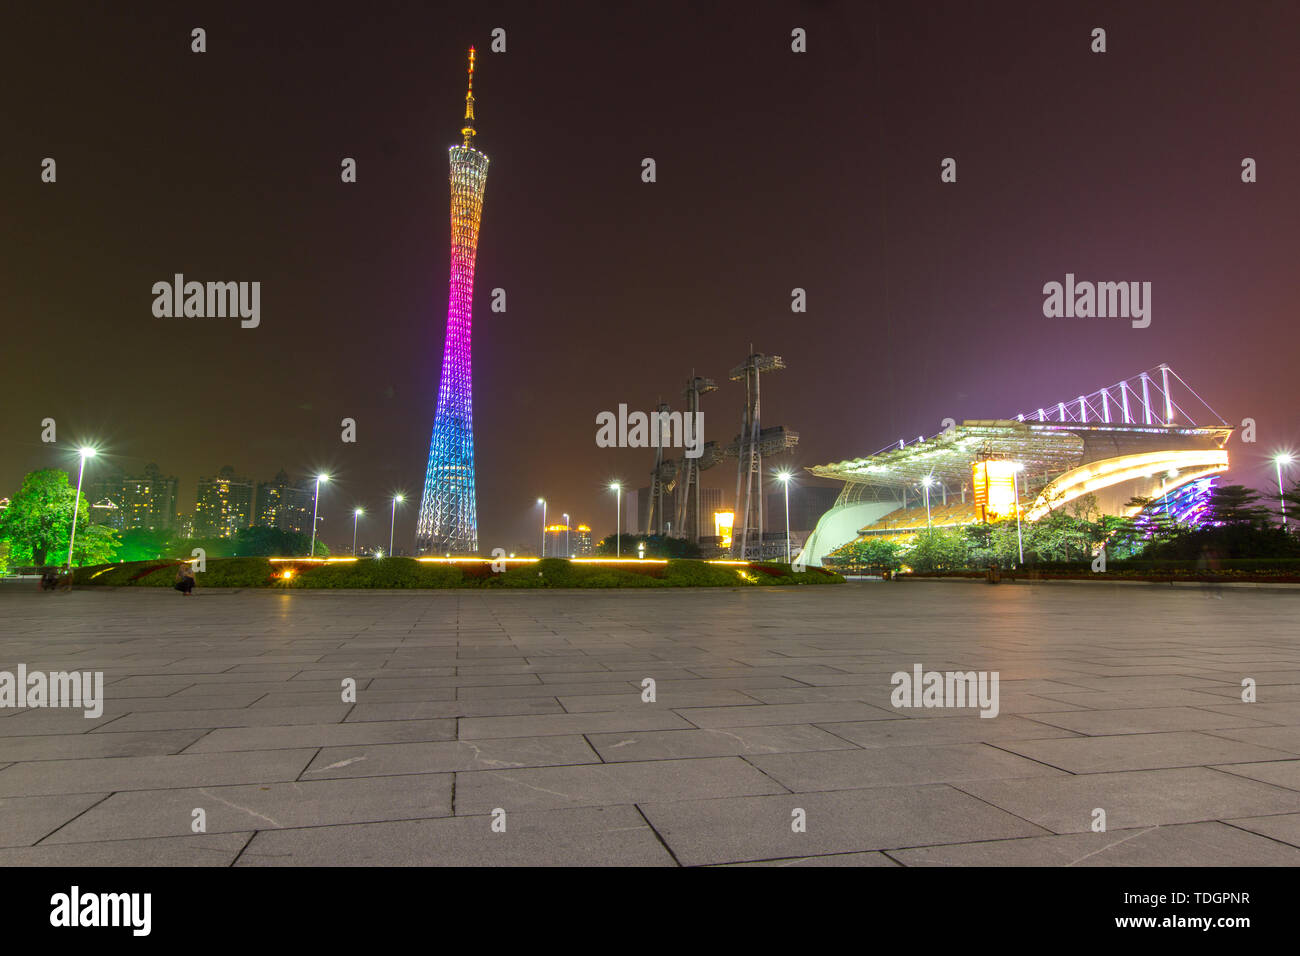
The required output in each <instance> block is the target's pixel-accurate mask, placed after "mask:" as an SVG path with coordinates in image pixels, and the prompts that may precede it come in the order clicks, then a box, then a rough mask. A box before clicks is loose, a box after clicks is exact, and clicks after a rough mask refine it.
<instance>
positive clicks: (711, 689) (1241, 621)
mask: <svg viewBox="0 0 1300 956" xmlns="http://www.w3.org/2000/svg"><path fill="white" fill-rule="evenodd" d="M1298 620H1300V592H1298V591H1283V590H1262V589H1260V590H1235V589H1223V590H1222V591H1219V592H1213V591H1201V590H1198V589H1174V588H1169V587H1145V586H1120V585H1068V584H1018V585H1011V584H1003V585H999V586H989V585H986V584H983V583H965V582H960V583H959V582H942V583H940V582H931V583H923V582H907V583H902V582H898V583H852V584H847V585H843V586H836V587H784V588H748V589H738V590H734V591H730V590H728V591H722V590H633V591H528V592H524V591H518V592H516V591H472V590H470V591H393V592H355V591H353V592H330V591H288V592H277V591H212V590H202V589H200V590H199V591H198V592H197V593H196V595H195V596H194V597H193V598H188V599H187V598H183V597H181V596H180V595H179V594H176V593H175V592H173V591H171V590H166V589H151V588H134V589H112V590H109V589H94V588H85V589H81V590H78V591H75V592H72V593H70V594H43V593H40V592H39V591H38V590H37V588H36V587H35V586H34V585H32V584H21V585H17V584H6V585H3V586H0V670H7V671H11V672H16V671H17V668H18V665H19V664H24V665H26V668H27V670H28V672H32V671H46V672H48V671H102V672H103V674H104V697H105V701H104V704H103V714H102V715H101V716H100V717H98V718H95V719H90V718H87V717H85V716H84V715H83V713H82V712H81V711H80V710H71V709H26V710H24V709H19V708H8V709H3V710H0V865H5V866H27V865H88V866H95V865H182V866H193V865H213V866H230V865H235V866H281V865H308V866H317V865H325V866H335V865H382V864H395V865H473V866H484V865H486V866H509V865H526V866H538V865H592V864H598V865H631V866H675V865H683V866H697V865H711V864H735V863H752V864H765V865H774V866H780V865H847V866H899V865H902V866H966V865H1051V866H1056V865H1062V866H1064V865H1075V866H1142V865H1189V866H1190V865H1197V866H1200V865H1252V866H1253V865H1261V866H1263V865H1297V864H1300V629H1298V628H1297V621H1298ZM918 664H919V665H921V667H922V668H923V669H924V670H925V671H931V670H934V671H977V672H978V671H987V672H997V674H998V675H999V677H1000V682H999V688H1000V700H999V713H998V715H997V716H996V717H991V718H988V717H980V716H979V713H980V712H979V710H977V709H973V708H943V707H930V708H922V707H915V708H908V709H900V708H896V707H894V706H893V705H892V703H891V692H892V691H893V690H894V688H893V685H892V684H891V681H890V677H891V675H892V674H894V673H895V672H898V671H903V672H907V673H909V674H910V673H911V672H912V671H913V668H914V665H918ZM348 678H351V679H352V680H355V682H356V688H357V690H356V700H355V702H344V700H343V695H344V690H343V683H344V681H345V680H346V679H348ZM644 678H652V679H653V680H654V682H655V685H654V691H655V697H656V700H655V702H653V703H648V702H645V701H643V699H642V697H643V690H642V681H643V679H644ZM1246 678H1253V679H1254V680H1255V681H1256V682H1257V695H1258V700H1257V702H1254V703H1244V702H1242V700H1241V697H1242V681H1243V680H1244V679H1246ZM1098 810H1100V811H1104V814H1105V824H1106V830H1105V832H1094V820H1096V819H1098V815H1097V811H1098ZM196 811H202V813H201V814H200V813H196ZM199 822H202V823H203V824H204V826H205V832H194V828H195V827H196V826H198V823H199ZM502 831H503V832H502Z"/></svg>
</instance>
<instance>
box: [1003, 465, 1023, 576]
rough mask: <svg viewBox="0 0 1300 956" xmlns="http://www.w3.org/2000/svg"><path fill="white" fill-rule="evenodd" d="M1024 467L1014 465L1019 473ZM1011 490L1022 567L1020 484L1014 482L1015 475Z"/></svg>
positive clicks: (1017, 544) (1013, 479)
mask: <svg viewBox="0 0 1300 956" xmlns="http://www.w3.org/2000/svg"><path fill="white" fill-rule="evenodd" d="M1024 467H1025V466H1024V465H1016V471H1021V470H1023V469H1024ZM1011 490H1012V492H1013V493H1014V494H1015V496H1016V547H1018V548H1019V549H1020V564H1021V566H1022V567H1023V566H1024V563H1025V539H1024V538H1022V537H1021V536H1020V482H1018V481H1016V476H1015V475H1012V476H1011ZM1026 490H1028V489H1026ZM1003 500H1004V501H1005V500H1006V499H1005V498H1004V499H1003Z"/></svg>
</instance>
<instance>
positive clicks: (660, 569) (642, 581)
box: [76, 557, 844, 589]
mask: <svg viewBox="0 0 1300 956" xmlns="http://www.w3.org/2000/svg"><path fill="white" fill-rule="evenodd" d="M181 563H182V562H180V561H133V562H130V563H126V564H101V565H96V566H93V567H84V568H77V569H76V582H77V583H78V584H95V585H107V586H117V587H126V586H138V587H171V586H172V585H173V584H175V582H176V569H177V567H178V566H179V565H180V564H181ZM195 578H196V583H197V585H198V586H199V587H200V588H204V587H210V588H253V587H284V588H379V589H383V588H403V589H405V588H473V587H489V588H491V587H507V588H646V587H748V586H749V585H751V584H759V585H772V584H830V583H835V582H839V581H843V580H844V579H843V578H842V577H840V576H839V575H838V574H833V573H831V572H827V571H824V570H822V569H820V568H809V569H808V570H807V571H804V572H801V573H795V572H793V571H792V569H791V568H790V566H789V565H779V564H777V565H753V566H748V567H746V566H743V565H717V564H708V563H706V562H704V561H700V560H693V559H685V558H683V559H671V560H669V561H668V562H667V563H666V564H660V563H658V562H654V561H645V562H641V561H635V562H633V561H629V562H627V563H622V564H600V563H586V562H582V563H574V562H570V561H566V560H564V559H562V558H546V559H544V560H541V561H535V562H530V563H527V564H516V565H514V566H513V567H510V568H509V569H508V570H506V571H503V572H501V573H495V572H493V571H492V569H491V565H490V564H487V563H483V564H478V563H465V564H440V563H433V562H427V563H426V562H422V561H417V560H415V559H414V558H391V557H390V558H380V559H377V560H362V561H355V562H336V563H329V564H317V563H310V562H307V561H297V560H288V561H276V562H274V563H273V562H271V561H270V560H268V559H267V558H258V557H244V558H209V559H208V560H207V570H206V571H202V572H198V573H197V574H196V575H195Z"/></svg>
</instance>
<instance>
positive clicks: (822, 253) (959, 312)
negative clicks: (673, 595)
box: [0, 0, 1300, 551]
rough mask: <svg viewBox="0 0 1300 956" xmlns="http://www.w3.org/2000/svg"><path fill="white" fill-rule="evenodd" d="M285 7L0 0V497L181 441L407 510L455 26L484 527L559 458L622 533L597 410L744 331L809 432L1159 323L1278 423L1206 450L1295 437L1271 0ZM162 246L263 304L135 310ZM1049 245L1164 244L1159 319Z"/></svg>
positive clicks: (424, 392) (908, 419)
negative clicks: (1101, 288)
mask: <svg viewBox="0 0 1300 956" xmlns="http://www.w3.org/2000/svg"><path fill="white" fill-rule="evenodd" d="M267 6H269V5H263V4H247V5H243V4H229V3H204V4H190V3H185V2H176V3H167V4H147V5H146V4H134V3H133V4H114V5H105V6H103V7H100V6H94V7H92V6H91V5H89V4H63V3H49V4H23V5H20V6H19V5H11V7H10V8H9V9H8V10H7V11H6V14H5V24H4V28H3V32H2V33H0V77H2V78H3V86H4V89H5V101H6V110H5V119H4V124H5V130H4V134H3V136H0V222H3V224H4V225H3V228H2V229H0V309H3V315H4V349H3V371H4V390H3V391H4V407H3V413H2V414H0V495H9V494H13V493H14V492H15V491H16V490H17V488H18V484H19V482H20V481H21V478H22V475H23V474H24V473H25V472H27V471H29V470H31V469H34V468H39V467H48V466H52V465H60V464H61V465H69V464H70V463H71V458H70V456H69V455H68V453H67V450H68V449H69V448H70V447H72V446H73V445H74V444H75V443H81V442H83V441H87V440H91V441H94V442H95V443H97V444H98V445H99V446H100V448H101V450H102V453H103V454H104V455H106V456H107V457H108V459H109V460H111V461H114V462H116V463H117V464H119V465H120V466H121V467H123V468H124V469H125V470H127V471H128V472H133V471H139V469H141V468H143V466H144V465H145V464H146V463H148V462H150V461H156V462H157V463H158V464H159V465H160V466H161V468H162V469H163V472H164V474H175V475H177V476H178V477H179V478H180V480H181V498H180V506H181V508H182V509H183V510H186V511H188V510H190V509H192V508H193V501H194V490H195V482H196V479H197V478H198V476H199V475H201V474H215V473H216V471H217V470H218V469H219V468H220V467H221V466H223V465H227V464H229V465H232V466H234V468H235V470H236V472H237V473H239V474H242V475H246V476H249V477H251V478H253V479H256V480H262V479H266V478H270V477H271V476H272V475H274V473H275V472H276V471H277V470H279V469H280V468H284V469H285V470H287V471H288V472H289V473H290V474H291V475H305V474H310V473H314V472H315V471H316V470H318V469H322V468H323V469H326V470H328V471H330V472H331V473H332V474H334V475H336V476H337V482H336V483H335V484H333V485H332V486H330V487H329V489H328V491H327V492H325V493H323V494H322V513H323V514H324V515H325V519H326V520H325V523H324V524H323V526H322V534H323V536H324V539H325V540H326V541H327V542H329V543H330V544H331V545H332V546H334V547H335V548H338V547H340V546H346V545H347V544H348V543H349V540H348V539H349V537H350V533H351V527H350V525H351V522H350V518H351V510H352V508H353V507H354V505H356V504H362V505H365V506H368V507H369V509H370V511H371V513H372V514H376V515H377V516H376V517H375V519H374V520H373V521H371V522H370V528H371V533H370V534H369V535H368V534H367V532H366V524H365V523H363V524H362V536H361V538H362V543H363V544H365V543H379V541H380V540H381V539H383V538H385V537H386V534H387V530H388V529H387V527H386V526H387V521H386V520H383V519H384V518H386V514H384V515H382V516H380V515H378V512H381V511H383V512H386V511H387V500H388V498H389V496H390V495H391V493H392V492H393V491H394V490H399V489H400V490H404V491H405V492H406V494H407V496H408V500H409V501H410V503H409V504H408V506H407V509H406V511H405V512H404V516H403V513H399V530H398V535H399V539H401V538H402V536H403V535H405V539H406V547H408V548H409V547H410V541H411V538H412V537H413V534H414V523H415V516H416V506H417V504H418V499H419V494H420V490H421V485H422V481H423V476H424V468H425V461H426V458H427V455H428V445H429V437H430V432H431V429H432V425H433V417H434V404H435V398H436V393H437V387H438V373H439V365H440V361H441V352H442V339H443V332H444V326H445V321H446V300H447V272H448V245H449V238H448V184H447V147H448V146H451V145H453V144H455V143H458V142H459V141H460V134H459V130H460V125H461V116H462V113H463V108H464V81H465V52H466V49H467V48H468V47H469V46H470V45H474V46H476V47H478V50H479V58H478V68H477V73H476V79H475V93H476V102H477V114H478V136H477V139H476V142H475V145H476V146H477V147H478V148H480V149H481V150H483V151H484V152H485V153H487V154H488V156H490V157H491V161H492V162H491V167H490V170H489V173H488V180H487V189H486V196H485V202H484V216H483V223H482V233H481V238H480V245H479V255H478V273H477V277H476V288H475V320H474V321H475V333H476V334H475V340H474V378H475V395H474V400H475V410H474V411H475V436H476V450H477V472H478V514H479V541H480V546H481V547H482V548H483V549H484V551H490V549H491V548H493V547H498V546H499V547H505V548H508V549H512V550H513V549H516V548H524V547H529V546H532V547H536V538H537V531H536V529H537V527H538V524H539V521H540V513H539V509H538V508H537V507H536V505H535V504H534V502H535V500H536V499H537V497H538V496H539V495H540V496H545V497H546V498H548V499H549V500H550V502H551V505H550V517H552V518H553V519H555V520H559V517H558V516H559V514H560V513H561V512H564V511H567V512H569V513H570V514H571V515H572V517H573V519H574V521H575V522H579V521H580V522H586V523H588V524H590V525H592V526H593V527H594V528H595V529H596V531H597V532H598V533H602V534H603V533H605V532H607V531H612V530H613V525H614V501H613V495H612V494H611V493H610V492H608V491H605V490H604V488H605V485H606V484H607V483H608V482H609V481H610V480H611V479H613V478H616V477H617V478H621V479H623V480H624V481H625V482H626V483H627V484H628V486H629V487H632V488H636V487H639V486H641V485H644V484H646V483H647V481H648V474H649V470H650V467H651V465H652V461H653V452H651V451H649V450H607V449H601V448H597V447H596V445H595V431H596V427H595V416H596V414H597V413H598V412H600V411H603V410H615V409H617V407H618V405H619V403H620V402H625V403H627V404H628V405H629V406H631V407H632V408H633V409H642V410H649V409H651V408H653V406H654V405H655V403H656V402H657V401H658V400H659V399H660V397H663V398H664V399H666V400H668V401H670V402H672V403H673V404H674V406H675V407H679V408H680V407H681V404H680V403H681V399H680V392H681V388H682V386H683V384H684V382H685V380H686V379H687V377H688V376H689V375H690V373H691V371H692V369H694V370H695V371H696V372H698V373H699V374H702V375H707V376H710V377H712V378H714V379H715V380H717V381H718V383H719V385H720V386H722V387H721V390H720V391H718V392H715V393H713V394H711V395H708V396H706V397H705V399H704V411H705V429H706V435H705V437H706V438H709V439H717V440H720V441H721V442H722V443H724V444H725V443H726V442H728V441H730V440H731V438H732V436H733V435H734V434H735V432H736V431H737V428H738V425H739V422H740V415H741V406H742V404H743V388H742V387H741V386H740V385H738V384H736V383H728V382H726V377H727V373H728V370H729V369H731V368H732V367H733V366H735V365H737V364H739V363H740V362H741V361H742V360H743V359H744V356H745V355H746V354H747V351H748V346H749V344H750V343H751V342H752V343H753V344H754V346H755V348H757V349H758V350H760V351H764V352H769V353H776V354H779V355H781V356H783V357H784V358H785V360H786V362H787V363H788V366H789V368H788V369H787V370H786V371H784V372H781V373H779V374H776V375H773V376H771V377H769V378H767V379H765V381H764V415H763V419H764V423H765V424H778V423H782V424H785V425H787V426H789V427H791V428H793V429H795V430H797V431H798V432H799V433H800V434H801V436H802V439H801V443H800V447H799V448H798V450H797V452H796V453H795V454H794V455H793V456H791V457H790V459H789V460H788V461H787V462H786V463H787V464H790V465H793V466H796V467H802V466H806V465H813V464H820V463H824V462H828V461H837V460H840V459H843V458H848V457H855V456H858V455H863V454H867V453H869V452H872V451H875V450H876V449H878V448H880V447H881V446H883V445H885V444H887V443H889V442H891V441H895V440H897V439H898V438H899V437H901V436H907V437H909V438H914V437H915V436H916V435H918V434H920V433H922V432H924V433H925V434H927V435H929V434H933V433H935V432H937V431H938V430H939V429H940V427H941V424H940V423H941V421H942V419H943V418H945V417H948V416H951V417H953V418H955V419H957V420H959V421H960V420H961V419H963V418H991V417H999V416H1005V415H1014V413H1016V412H1018V411H1021V410H1024V409H1026V408H1031V407H1033V408H1036V407H1038V406H1040V405H1044V404H1046V403H1049V402H1053V403H1054V402H1056V401H1057V400H1063V399H1064V400H1068V399H1070V398H1071V397H1073V396H1077V395H1078V394H1080V393H1081V392H1091V391H1093V390H1095V389H1097V388H1100V387H1101V386H1103V385H1108V384H1113V383H1115V382H1118V381H1119V380H1121V379H1123V378H1127V377H1129V376H1131V375H1134V374H1136V373H1137V372H1139V371H1141V370H1143V369H1147V368H1151V367H1153V366H1155V365H1157V364H1159V363H1160V362H1168V363H1169V364H1170V365H1172V366H1173V368H1174V369H1176V370H1177V371H1178V372H1179V373H1180V374H1181V375H1182V376H1183V378H1185V379H1186V380H1187V381H1188V382H1189V383H1191V384H1192V385H1193V386H1195V387H1196V389H1197V390H1198V391H1199V392H1200V393H1201V395H1202V396H1203V397H1204V398H1205V399H1206V400H1207V401H1209V403H1210V404H1211V405H1213V406H1214V407H1215V408H1216V409H1217V410H1218V412H1219V413H1220V414H1221V415H1222V416H1223V417H1224V418H1225V419H1226V420H1227V421H1228V422H1229V423H1231V424H1240V422H1241V420H1242V419H1243V418H1244V417H1247V416H1249V417H1253V418H1254V419H1256V421H1257V422H1258V443H1257V444H1255V445H1242V444H1240V442H1239V439H1238V438H1237V437H1234V439H1233V441H1232V443H1231V444H1230V446H1229V448H1230V452H1231V454H1232V456H1233V459H1234V470H1233V474H1232V477H1233V478H1234V479H1235V480H1239V481H1242V482H1244V483H1247V484H1252V485H1255V486H1257V487H1265V486H1266V485H1267V484H1268V482H1270V481H1271V480H1272V478H1271V475H1272V468H1271V466H1270V465H1268V464H1267V463H1266V458H1267V456H1268V455H1269V454H1270V453H1271V452H1273V451H1275V450H1277V449H1279V448H1283V447H1288V446H1289V447H1292V448H1294V447H1296V446H1297V445H1300V415H1298V414H1297V404H1298V403H1297V399H1300V383H1298V381H1297V376H1296V375H1295V371H1294V366H1295V360H1296V356H1297V354H1300V349H1297V347H1296V339H1297V331H1296V325H1295V317H1296V291H1297V276H1300V266H1298V264H1297V260H1298V259H1300V215H1298V213H1300V185H1297V184H1300V134H1298V133H1297V123H1296V116H1297V104H1300V56H1297V53H1296V49H1297V39H1298V38H1300V7H1297V5H1296V4H1295V3H1293V2H1277V3H1265V2H1245V3H1233V4H1228V3H1223V2H1221V0H1214V2H1197V3H1192V2H1177V3H1172V2H1171V3H1142V4H1133V3H1113V4H1107V3H1087V4H1082V3H1080V4H1071V3H1066V4H1061V3H1042V2H1030V3H1023V4H1022V3H1015V4H1010V3H994V4H972V3H968V2H960V3H916V4H908V3H869V2H857V3H843V4H841V3H810V4H793V3H784V4H750V3H715V4H691V5H687V4H680V5H674V4H663V3H653V4H640V5H627V7H626V9H623V6H624V5H615V4H591V5H580V4H576V3H561V4H531V3H529V4H518V5H493V4H484V3H473V4H471V3H463V4H460V5H458V6H449V5H442V4H415V3H409V4H405V3H404V4H389V3H374V2H367V3H355V4H347V5H343V4H328V3H327V4H302V5H300V6H296V7H291V6H287V5H284V6H280V5H277V6H276V8H275V9H274V10H268V9H267ZM196 26H201V27H203V28H204V29H206V31H207V48H208V52H206V53H204V54H195V53H191V52H190V42H191V41H190V31H191V29H192V28H194V27H196ZM1098 26H1100V27H1103V28H1105V29H1106V31H1107V48H1108V50H1107V52H1106V53H1105V54H1094V53H1092V52H1091V51H1090V44H1091V36H1090V34H1091V31H1092V29H1093V28H1094V27H1098ZM494 27H502V28H504V29H505V30H506V31H507V52H505V53H504V54H494V53H492V52H490V50H489V47H490V43H491V36H490V34H491V30H492V29H493V28H494ZM794 27H803V28H804V29H806V30H807V36H808V52H807V53H806V54H802V55H800V54H795V53H792V52H791V50H790V42H791V39H790V32H791V30H792V29H793V28H794ZM1248 156H1249V157H1253V158H1254V159H1255V160H1256V161H1257V162H1258V176H1259V181H1258V182H1257V183H1254V184H1243V183H1242V182H1241V161H1242V158H1243V157H1248ZM45 157H53V158H54V159H55V160H56V161H57V174H58V181H57V183H55V184H44V183H42V182H41V181H40V172H41V160H42V159H43V158H45ZM343 157H354V158H356V160H357V164H358V182H357V183H356V184H344V183H342V182H340V176H339V171H340V161H341V160H342V158H343ZM644 157H653V158H654V159H655V160H656V163H657V173H658V181H657V182H656V183H654V184H645V183H643V182H642V181H641V175H640V173H641V160H642V159H643V158H644ZM944 157H953V158H955V159H956V160H957V174H958V179H957V182H956V183H955V184H945V183H941V182H940V177H939V171H940V169H939V166H940V161H941V160H942V159H943V158H944ZM177 272H181V273H184V274H185V275H186V277H187V278H189V279H196V280H199V281H209V280H212V281H239V280H245V281H252V280H257V281H260V282H261V283H262V304H261V311H262V317H261V325H260V327H258V328H256V329H241V328H240V326H239V322H238V320H237V319H183V318H182V319H175V318H172V319H166V318H163V319H160V318H155V317H154V316H153V314H152V311H151V307H152V302H153V295H152V293H151V287H152V285H153V284H154V283H155V282H158V281H160V280H170V279H171V277H172V276H173V274H174V273H177ZM1067 272H1073V273H1075V274H1076V276H1078V277H1079V279H1081V280H1082V279H1089V280H1093V281H1111V280H1115V281H1119V280H1125V281H1149V282H1151V283H1152V285H1153V313H1152V323H1151V326H1150V327H1149V328H1147V329H1134V328H1131V327H1130V325H1129V323H1128V322H1127V321H1125V320H1122V319H1048V318H1045V317H1044V316H1043V313H1042V305H1043V293H1042V287H1043V284H1044V283H1046V282H1049V281H1058V282H1059V281H1062V280H1063V279H1064V276H1065V274H1066V273H1067ZM494 287H502V288H504V289H505V290H506V293H507V297H508V299H507V301H508V311H507V312H506V313H505V314H495V313H493V312H491V311H490V310H489V303H490V296H491V290H492V289H493V288H494ZM795 287H801V288H804V289H806V290H807V296H808V311H807V314H806V315H794V314H792V313H791V311H790V295H791V289H792V288H795ZM46 417H52V418H54V419H56V421H57V423H58V430H59V438H60V446H59V447H58V448H55V447H53V446H49V445H43V444H42V443H41V441H40V428H41V426H40V423H41V420H42V419H43V418H46ZM344 417H351V418H354V419H356V421H357V425H358V438H359V440H358V442H357V443H356V444H354V445H347V444H343V443H342V442H341V441H340V430H341V429H340V424H339V423H340V420H341V419H342V418H344ZM773 464H780V462H773ZM734 482H735V464H734V462H729V463H726V464H724V465H722V466H719V467H718V468H716V469H714V470H713V471H711V472H708V473H707V478H706V484H707V485H713V486H719V487H723V488H724V489H726V491H725V495H726V497H727V498H728V499H730V497H731V495H732V492H733V490H734ZM381 525H382V526H383V527H381Z"/></svg>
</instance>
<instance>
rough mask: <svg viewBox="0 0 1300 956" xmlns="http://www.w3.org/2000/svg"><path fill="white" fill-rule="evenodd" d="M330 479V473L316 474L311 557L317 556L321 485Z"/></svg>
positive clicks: (312, 507) (312, 505)
mask: <svg viewBox="0 0 1300 956" xmlns="http://www.w3.org/2000/svg"><path fill="white" fill-rule="evenodd" d="M329 480H330V476H329V475H317V476H316V495H315V497H314V498H313V499H312V503H311V554H310V557H313V558H314V557H316V513H317V510H318V508H319V507H320V486H321V485H322V484H323V483H324V482H327V481H329Z"/></svg>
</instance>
